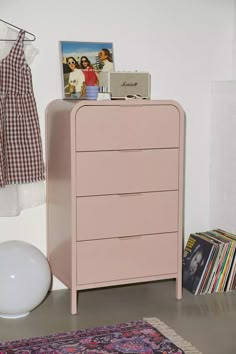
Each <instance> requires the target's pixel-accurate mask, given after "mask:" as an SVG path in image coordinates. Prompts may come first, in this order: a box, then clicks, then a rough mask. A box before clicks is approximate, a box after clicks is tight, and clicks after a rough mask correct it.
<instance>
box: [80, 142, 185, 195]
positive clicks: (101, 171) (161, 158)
mask: <svg viewBox="0 0 236 354" xmlns="http://www.w3.org/2000/svg"><path fill="white" fill-rule="evenodd" d="M178 154H179V150H178V149H156V150H135V151H129V150H122V151H100V152H78V153H77V154H76V190H77V196H87V195H101V194H116V193H136V192H149V191H150V192H151V191H162V190H176V189H178Z"/></svg>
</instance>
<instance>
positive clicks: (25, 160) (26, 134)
mask: <svg viewBox="0 0 236 354" xmlns="http://www.w3.org/2000/svg"><path fill="white" fill-rule="evenodd" d="M24 35H25V32H24V31H23V30H21V31H20V32H19V35H18V38H17V40H16V42H15V44H14V45H13V47H12V48H11V50H10V52H9V54H8V55H7V56H6V57H5V58H4V59H3V60H2V61H1V62H0V187H4V186H5V185H8V184H16V183H29V182H36V181H40V180H43V179H44V163H43V154H42V141H41V135H40V126H39V119H38V113H37V107H36V102H35V98H34V93H33V85H32V77H31V70H30V67H29V66H28V64H27V62H26V59H25V54H24V49H23V45H24Z"/></svg>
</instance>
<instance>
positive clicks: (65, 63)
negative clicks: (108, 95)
mask: <svg viewBox="0 0 236 354" xmlns="http://www.w3.org/2000/svg"><path fill="white" fill-rule="evenodd" d="M59 44H60V55H61V68H62V75H61V76H62V88H63V99H77V100H78V99H96V97H97V93H98V90H99V87H103V88H105V89H106V88H107V87H108V80H109V76H108V73H109V72H112V71H114V60H113V44H112V43H110V42H70V41H60V42H59Z"/></svg>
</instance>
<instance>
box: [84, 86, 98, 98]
mask: <svg viewBox="0 0 236 354" xmlns="http://www.w3.org/2000/svg"><path fill="white" fill-rule="evenodd" d="M97 96H98V86H86V98H87V99H88V100H96V99H97Z"/></svg>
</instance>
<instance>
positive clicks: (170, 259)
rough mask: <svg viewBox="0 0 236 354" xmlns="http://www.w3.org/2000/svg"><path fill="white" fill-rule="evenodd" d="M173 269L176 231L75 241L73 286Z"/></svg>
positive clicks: (156, 273) (162, 273) (175, 268)
mask: <svg viewBox="0 0 236 354" xmlns="http://www.w3.org/2000/svg"><path fill="white" fill-rule="evenodd" d="M176 272H177V233H168V234H154V235H142V236H135V237H121V238H114V239H105V240H94V241H81V242H77V285H83V284H91V283H99V282H106V281H113V280H122V279H131V278H138V277H147V276H155V275H164V274H173V273H176Z"/></svg>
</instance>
